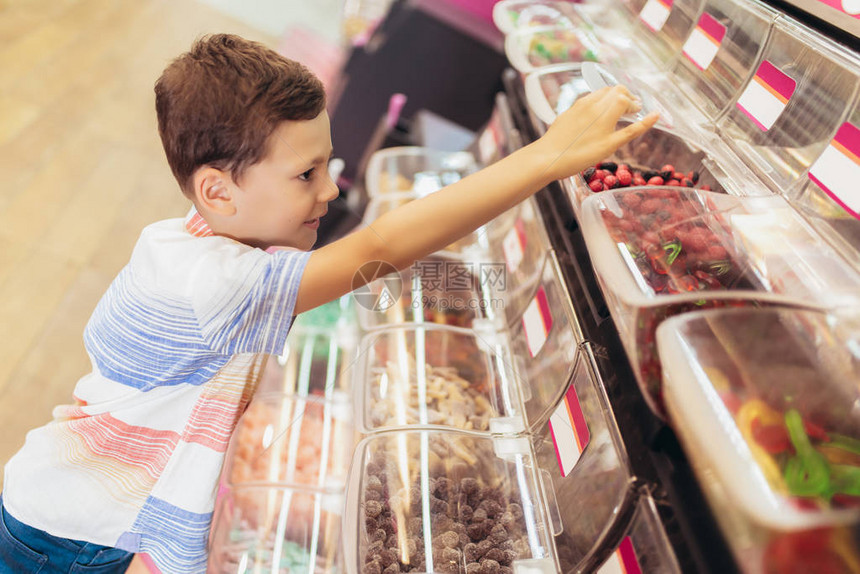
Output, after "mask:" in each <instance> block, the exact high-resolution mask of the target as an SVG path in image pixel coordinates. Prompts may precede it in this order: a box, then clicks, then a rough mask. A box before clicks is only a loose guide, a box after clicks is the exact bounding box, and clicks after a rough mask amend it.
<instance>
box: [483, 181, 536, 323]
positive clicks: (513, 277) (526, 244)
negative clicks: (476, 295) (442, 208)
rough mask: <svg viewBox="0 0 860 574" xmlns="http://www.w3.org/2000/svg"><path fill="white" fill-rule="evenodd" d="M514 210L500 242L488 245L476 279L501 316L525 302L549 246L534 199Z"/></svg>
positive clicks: (513, 314) (508, 314) (511, 313)
mask: <svg viewBox="0 0 860 574" xmlns="http://www.w3.org/2000/svg"><path fill="white" fill-rule="evenodd" d="M515 209H516V210H517V211H516V213H515V215H514V216H513V217H512V218H510V219H509V221H511V223H510V226H509V227H508V229H507V231H505V232H504V234H503V235H502V239H501V241H498V240H497V241H493V242H492V243H491V244H490V253H489V257H488V261H487V262H486V263H485V264H484V266H483V267H481V270H482V271H483V275H482V276H481V278H480V283H481V287H482V288H483V289H484V290H489V291H490V293H491V295H492V299H491V303H493V306H501V307H502V309H503V310H504V312H505V315H507V316H511V317H515V316H517V314H518V313H519V312H520V311H521V310H522V309H523V308H524V307H525V305H527V304H528V301H527V299H528V298H529V297H530V295H531V292H532V291H533V290H534V287H535V284H536V283H537V282H538V281H539V280H540V275H541V272H542V269H543V266H544V261H545V259H546V257H547V254H548V253H549V252H550V250H551V248H552V245H551V243H550V241H549V237H548V236H547V233H546V228H545V226H544V223H543V219H542V218H541V216H540V213H539V212H538V209H537V207H536V206H535V201H534V198H531V197H530V198H528V199H527V200H525V201H524V202H522V203H521V204H520V205H519V206H518V207H517V208H515ZM491 225H493V224H492V223H491ZM479 267H480V266H479ZM497 304H500V305H497Z"/></svg>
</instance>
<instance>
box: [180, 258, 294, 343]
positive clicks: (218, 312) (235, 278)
mask: <svg viewBox="0 0 860 574" xmlns="http://www.w3.org/2000/svg"><path fill="white" fill-rule="evenodd" d="M309 257H310V252H306V251H293V250H289V251H276V252H274V253H266V252H264V251H261V250H259V249H251V248H244V249H243V248H237V247H235V246H232V247H231V246H227V247H225V248H223V249H220V250H217V252H216V253H212V254H210V256H209V257H206V258H205V259H206V260H205V261H203V262H201V263H200V265H198V266H197V269H196V270H195V272H194V273H193V280H192V291H191V293H190V295H191V298H192V301H193V304H194V307H195V312H196V315H197V318H198V321H199V323H200V330H201V333H202V336H203V339H204V340H205V341H206V342H207V343H208V345H209V346H210V347H211V348H212V350H213V351H215V352H218V353H224V354H231V355H233V354H237V353H270V354H278V353H281V352H282V351H283V349H284V345H285V343H286V339H287V334H288V333H289V331H290V326H291V325H292V322H293V315H294V310H295V305H296V297H297V295H298V292H299V284H300V283H301V279H302V273H303V272H304V269H305V265H306V264H307V261H308V258H309Z"/></svg>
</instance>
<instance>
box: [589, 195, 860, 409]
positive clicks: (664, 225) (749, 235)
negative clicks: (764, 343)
mask: <svg viewBox="0 0 860 574" xmlns="http://www.w3.org/2000/svg"><path fill="white" fill-rule="evenodd" d="M581 224H582V229H583V236H584V238H585V242H586V244H587V246H588V249H589V253H590V254H591V261H592V263H593V264H594V269H595V274H596V276H597V279H598V281H599V283H600V285H601V287H602V290H603V293H604V295H605V297H606V301H607V305H608V306H609V310H610V312H611V314H612V316H613V318H614V320H615V326H616V327H617V329H618V332H619V334H620V338H621V342H622V343H623V345H624V347H625V349H626V351H627V355H628V357H629V359H630V361H631V363H632V364H633V366H634V372H635V374H636V378H637V381H638V383H639V385H640V388H641V390H642V392H643V394H644V395H645V397H646V399H647V400H648V402H649V405H650V406H651V407H652V408H653V409H654V410H655V412H656V413H658V414H661V415H662V414H663V408H662V398H661V388H660V380H661V379H660V361H659V358H658V357H657V354H656V348H655V344H654V331H655V329H656V327H657V325H658V324H659V323H660V322H661V321H662V320H663V319H665V318H666V317H669V316H671V315H676V314H679V313H684V312H688V311H693V310H697V309H705V308H713V307H724V306H763V305H774V304H779V305H796V306H813V307H817V308H823V309H826V308H839V307H851V306H857V305H858V304H860V301H858V297H860V275H858V273H857V272H856V271H855V270H853V269H852V268H851V267H850V266H848V265H847V264H846V261H845V259H844V258H842V256H841V255H840V254H839V253H838V252H836V251H835V250H834V249H833V248H832V247H830V246H829V245H828V244H827V243H826V242H825V241H823V240H822V239H821V237H820V235H818V234H817V233H816V232H815V231H814V229H812V228H811V227H810V226H809V224H808V223H807V222H806V221H805V220H804V219H803V218H802V217H801V216H800V215H799V214H798V212H797V211H795V210H794V209H793V208H792V207H791V206H790V205H789V204H788V202H787V201H786V200H785V199H784V198H783V197H781V196H764V197H744V198H740V197H734V196H730V195H724V194H718V193H711V192H707V191H701V190H691V189H679V188H677V187H674V188H673V187H660V188H654V189H653V190H652V189H649V190H648V191H647V193H645V192H642V191H636V190H634V189H629V190H621V191H609V192H604V193H600V194H595V195H593V196H591V197H589V198H588V199H586V200H585V202H584V203H583V205H582V218H581Z"/></svg>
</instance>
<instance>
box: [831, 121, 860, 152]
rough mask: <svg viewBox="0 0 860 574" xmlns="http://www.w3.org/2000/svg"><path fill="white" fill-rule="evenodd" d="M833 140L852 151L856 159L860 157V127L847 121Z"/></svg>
mask: <svg viewBox="0 0 860 574" xmlns="http://www.w3.org/2000/svg"><path fill="white" fill-rule="evenodd" d="M833 141H835V142H837V143H839V144H840V145H842V147H844V148H845V151H848V152H850V153H851V154H852V155H853V156H854V157H853V158H851V159H852V160H855V161H856V159H857V158H858V157H860V128H858V127H857V126H855V125H854V124H852V123H850V122H845V123H844V124H842V127H841V128H839V131H838V132H836V137H835V138H833Z"/></svg>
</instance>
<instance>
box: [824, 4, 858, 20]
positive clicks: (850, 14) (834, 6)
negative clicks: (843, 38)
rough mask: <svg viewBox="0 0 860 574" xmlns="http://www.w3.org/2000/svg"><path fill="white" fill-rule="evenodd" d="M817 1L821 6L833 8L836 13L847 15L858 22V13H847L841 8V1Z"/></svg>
mask: <svg viewBox="0 0 860 574" xmlns="http://www.w3.org/2000/svg"><path fill="white" fill-rule="evenodd" d="M818 1H819V2H821V3H822V4H824V5H826V6H830V7H831V8H833V9H834V10H836V11H837V12H840V13H842V14H848V15H849V16H851V17H852V18H855V19H857V20H860V12H858V13H856V14H852V13H850V12H848V11H847V10H846V9H845V8H844V7H843V6H844V5H843V0H818Z"/></svg>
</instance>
